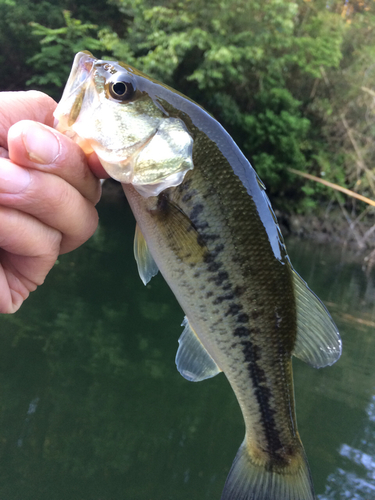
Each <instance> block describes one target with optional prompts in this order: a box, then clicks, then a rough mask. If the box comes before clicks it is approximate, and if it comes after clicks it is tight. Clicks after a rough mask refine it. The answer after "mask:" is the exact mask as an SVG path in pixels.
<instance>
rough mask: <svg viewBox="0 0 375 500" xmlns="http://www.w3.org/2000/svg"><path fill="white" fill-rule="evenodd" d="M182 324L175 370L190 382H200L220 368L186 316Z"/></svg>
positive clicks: (216, 372) (215, 373) (213, 374)
mask: <svg viewBox="0 0 375 500" xmlns="http://www.w3.org/2000/svg"><path fill="white" fill-rule="evenodd" d="M182 326H184V327H185V329H184V331H183V332H182V334H181V337H180V338H179V339H178V343H179V344H180V345H179V347H178V351H177V355H176V365H177V370H178V371H179V372H180V373H181V375H182V376H183V377H185V378H186V380H189V381H190V382H200V381H201V380H205V379H206V378H211V377H214V376H215V375H217V374H218V373H220V372H221V370H220V368H219V367H218V366H217V364H216V363H215V361H214V360H213V359H212V358H211V356H210V355H209V353H208V352H207V350H206V348H205V347H204V346H203V344H202V342H201V341H200V340H199V338H198V337H197V335H196V333H195V332H194V330H193V329H192V328H191V326H190V325H189V320H188V319H187V318H186V317H185V319H184V321H183V322H182Z"/></svg>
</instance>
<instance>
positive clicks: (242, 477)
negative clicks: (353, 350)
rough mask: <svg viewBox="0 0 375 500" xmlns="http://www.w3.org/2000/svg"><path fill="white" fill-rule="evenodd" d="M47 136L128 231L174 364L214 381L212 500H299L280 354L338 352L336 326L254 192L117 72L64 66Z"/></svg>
mask: <svg viewBox="0 0 375 500" xmlns="http://www.w3.org/2000/svg"><path fill="white" fill-rule="evenodd" d="M55 116H56V118H57V119H58V120H59V124H58V129H59V130H60V131H62V132H64V133H66V134H67V135H69V136H70V137H72V138H73V139H74V140H76V141H77V142H78V143H79V144H80V145H81V147H82V148H83V149H84V151H85V152H86V153H90V152H92V151H95V152H96V153H97V155H98V157H99V159H100V161H101V163H102V164H103V166H104V168H105V169H106V171H107V172H108V173H109V175H110V176H111V177H113V178H114V179H116V180H118V181H120V182H121V183H122V185H123V188H124V191H125V194H126V197H127V199H128V201H129V203H130V206H131V208H132V211H133V213H134V215H135V218H136V220H137V229H136V235H135V242H134V251H135V257H136V260H137V264H138V269H139V273H140V276H141V278H142V280H143V282H144V283H147V282H148V281H149V280H150V279H151V278H152V276H154V275H155V274H156V273H157V271H158V269H159V270H160V271H161V273H162V275H163V276H164V278H165V280H166V281H167V283H168V284H169V286H170V287H171V289H172V291H173V293H174V294H175V296H176V298H177V300H178V302H179V303H180V305H181V307H182V309H183V310H184V312H185V314H186V318H185V320H184V323H183V325H184V330H183V333H182V335H181V337H180V339H179V348H178V351H177V356H176V364H177V368H178V370H179V371H180V373H181V374H182V375H183V376H184V377H185V378H186V379H187V380H190V381H200V380H204V379H206V378H209V377H213V376H214V375H216V374H218V373H219V372H221V371H222V372H224V374H225V375H226V377H227V379H228V380H229V383H230V385H231V386H232V388H233V391H234V392H235V395H236V397H237V400H238V403H239V405H240V408H241V410H242V414H243V418H244V421H245V426H246V435H245V438H244V441H243V443H242V445H241V446H240V448H239V451H238V453H237V456H236V457H235V459H234V462H233V465H232V468H231V470H230V472H229V475H228V478H227V480H226V483H225V486H224V491H223V494H222V500H251V499H252V500H312V499H314V498H315V495H314V490H313V484H312V480H311V475H310V472H309V467H308V465H307V461H306V457H305V453H304V450H303V446H302V443H301V440H300V437H299V434H298V431H297V423H296V415H295V405H294V392H293V375H292V355H294V356H297V357H298V358H300V359H302V360H303V361H305V362H307V363H308V364H310V365H312V366H314V367H317V368H319V367H323V366H326V365H331V364H332V363H334V362H335V361H336V360H337V359H338V358H339V356H340V354H341V340H340V336H339V333H338V331H337V328H336V326H335V324H334V322H333V321H332V319H331V317H330V315H329V313H328V312H327V310H326V308H325V307H324V305H323V304H322V302H321V301H320V300H319V299H318V298H317V297H316V296H315V295H314V294H313V293H312V292H311V290H310V289H309V288H308V286H307V285H306V283H305V282H304V281H303V280H302V278H301V277H300V276H299V275H298V274H297V273H296V272H295V270H294V269H293V267H292V265H291V263H290V260H289V257H288V255H287V252H286V249H285V245H284V241H283V238H282V235H281V233H280V230H279V226H278V224H277V220H276V217H275V215H274V213H273V211H272V208H271V206H270V203H269V200H268V198H267V196H266V194H265V188H264V185H263V184H262V182H261V181H260V179H259V177H258V176H257V174H256V173H255V171H254V169H253V168H252V167H251V165H250V164H249V162H248V160H247V159H246V158H245V157H244V155H243V154H242V153H241V151H240V150H239V148H238V147H237V145H236V144H235V143H234V141H233V139H232V138H231V137H230V136H229V135H228V133H227V132H226V131H225V130H224V129H223V128H222V127H221V125H220V124H219V123H218V122H217V121H216V120H214V119H213V118H212V116H210V115H209V114H208V113H207V112H206V111H205V110H204V109H203V108H201V107H200V106H199V105H198V104H196V103H194V102H193V101H191V100H190V99H188V98H187V97H185V96H183V95H181V94H179V93H178V92H176V91H175V90H173V89H171V88H169V87H167V86H166V85H163V84H162V83H160V82H157V81H155V80H153V79H152V78H150V77H148V76H146V75H144V74H142V73H141V72H139V71H137V70H136V69H134V68H132V67H131V66H128V65H127V64H124V63H120V62H118V63H116V62H112V61H103V60H98V59H96V58H94V57H93V56H92V54H90V53H89V52H80V53H79V54H77V55H76V58H75V60H74V63H73V67H72V71H71V74H70V77H69V80H68V82H67V85H66V88H65V91H64V94H63V96H62V99H61V101H60V103H59V105H58V107H57V109H56V112H55Z"/></svg>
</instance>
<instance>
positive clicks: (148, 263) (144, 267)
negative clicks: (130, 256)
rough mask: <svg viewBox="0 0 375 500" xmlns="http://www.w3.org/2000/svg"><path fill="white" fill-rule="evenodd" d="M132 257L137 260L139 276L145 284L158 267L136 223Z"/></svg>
mask: <svg viewBox="0 0 375 500" xmlns="http://www.w3.org/2000/svg"><path fill="white" fill-rule="evenodd" d="M134 257H135V260H136V262H137V266H138V272H139V276H140V278H141V280H142V281H143V284H144V285H147V283H148V282H149V281H150V279H151V278H152V277H153V276H155V275H156V274H157V273H158V271H159V269H158V266H157V265H156V262H155V261H154V258H153V256H152V255H151V252H150V250H149V248H148V245H147V243H146V240H145V238H144V236H143V234H142V232H141V230H140V229H139V226H138V224H137V225H136V227H135V235H134Z"/></svg>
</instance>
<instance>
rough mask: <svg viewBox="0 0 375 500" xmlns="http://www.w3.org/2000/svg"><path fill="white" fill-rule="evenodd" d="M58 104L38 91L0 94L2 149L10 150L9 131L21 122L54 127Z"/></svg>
mask: <svg viewBox="0 0 375 500" xmlns="http://www.w3.org/2000/svg"><path fill="white" fill-rule="evenodd" d="M56 106H57V103H56V102H55V101H54V100H53V99H52V97H49V96H48V95H46V94H43V93H42V92H38V91H36V90H28V91H26V92H0V147H3V148H5V149H8V147H7V144H8V130H9V128H10V127H11V126H12V125H14V124H15V123H17V122H19V121H20V120H33V121H37V122H40V123H44V124H45V125H48V126H50V127H53V123H54V117H53V112H54V110H55V108H56Z"/></svg>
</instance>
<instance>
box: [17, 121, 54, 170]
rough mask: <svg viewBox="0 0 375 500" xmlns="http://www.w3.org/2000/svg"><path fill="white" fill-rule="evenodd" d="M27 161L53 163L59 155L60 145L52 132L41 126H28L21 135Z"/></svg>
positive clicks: (44, 163) (34, 124)
mask: <svg viewBox="0 0 375 500" xmlns="http://www.w3.org/2000/svg"><path fill="white" fill-rule="evenodd" d="M22 136H23V143H24V145H25V148H26V150H27V154H28V156H29V159H30V160H31V161H33V162H35V163H42V164H43V165H48V164H50V163H54V162H55V161H56V158H57V157H58V156H59V153H60V143H59V141H58V139H57V137H56V136H55V135H54V133H53V132H51V131H50V130H48V129H47V128H45V127H43V126H42V125H39V124H36V123H33V124H30V125H28V127H27V128H26V130H24V131H23V133H22Z"/></svg>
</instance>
